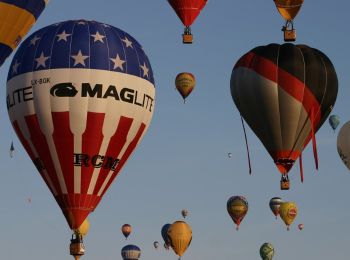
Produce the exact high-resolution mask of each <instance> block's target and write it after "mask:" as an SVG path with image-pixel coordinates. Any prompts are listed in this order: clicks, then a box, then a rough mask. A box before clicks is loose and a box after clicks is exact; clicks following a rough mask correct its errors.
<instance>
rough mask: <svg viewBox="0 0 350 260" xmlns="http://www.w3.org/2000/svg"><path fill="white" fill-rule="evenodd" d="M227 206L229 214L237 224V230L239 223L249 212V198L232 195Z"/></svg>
mask: <svg viewBox="0 0 350 260" xmlns="http://www.w3.org/2000/svg"><path fill="white" fill-rule="evenodd" d="M226 207H227V212H228V214H229V215H230V216H231V218H232V220H233V222H234V223H235V224H236V230H238V229H239V225H240V224H241V222H242V220H243V218H244V217H245V215H246V214H247V212H248V208H249V205H248V201H247V199H246V198H245V197H243V196H232V197H231V198H229V199H228V201H227V205H226Z"/></svg>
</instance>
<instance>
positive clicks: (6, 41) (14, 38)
mask: <svg viewBox="0 0 350 260" xmlns="http://www.w3.org/2000/svg"><path fill="white" fill-rule="evenodd" d="M48 1H49V0H31V1H23V0H0V66H1V65H2V64H3V63H4V61H5V60H6V58H7V57H8V56H10V54H11V53H12V51H13V50H14V49H15V48H16V47H17V46H18V45H19V43H20V42H21V41H22V39H23V38H24V36H25V35H26V34H27V33H28V31H29V30H30V28H31V27H32V26H33V25H34V23H35V22H36V20H37V19H38V17H39V16H40V14H41V12H42V11H43V10H44V9H45V7H46V4H47V3H48ZM32 40H33V43H35V41H36V40H37V39H32ZM17 66H19V65H17Z"/></svg>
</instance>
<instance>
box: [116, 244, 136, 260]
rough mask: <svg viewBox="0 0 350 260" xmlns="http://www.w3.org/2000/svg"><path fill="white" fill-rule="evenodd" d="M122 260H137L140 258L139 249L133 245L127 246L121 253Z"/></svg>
mask: <svg viewBox="0 0 350 260" xmlns="http://www.w3.org/2000/svg"><path fill="white" fill-rule="evenodd" d="M121 254H122V258H123V260H138V259H139V258H140V256H141V249H140V248H139V247H138V246H135V245H127V246H124V247H123V248H122V251H121Z"/></svg>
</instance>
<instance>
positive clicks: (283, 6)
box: [274, 0, 304, 41]
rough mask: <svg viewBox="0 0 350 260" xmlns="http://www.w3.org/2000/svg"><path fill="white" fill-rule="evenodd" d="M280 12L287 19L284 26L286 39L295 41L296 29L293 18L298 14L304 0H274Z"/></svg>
mask: <svg viewBox="0 0 350 260" xmlns="http://www.w3.org/2000/svg"><path fill="white" fill-rule="evenodd" d="M274 2H275V5H276V7H277V10H278V12H279V13H280V14H281V16H282V17H283V18H284V20H286V24H285V25H284V26H283V27H282V31H283V34H284V40H285V41H295V40H296V31H295V29H294V24H293V19H294V18H295V16H296V15H297V14H298V12H299V10H300V8H301V6H302V5H303V2H304V0H274Z"/></svg>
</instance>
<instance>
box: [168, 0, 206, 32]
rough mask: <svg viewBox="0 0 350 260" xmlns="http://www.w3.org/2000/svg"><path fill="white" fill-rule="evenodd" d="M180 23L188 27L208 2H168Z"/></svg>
mask: <svg viewBox="0 0 350 260" xmlns="http://www.w3.org/2000/svg"><path fill="white" fill-rule="evenodd" d="M168 2H169V4H170V5H171V7H172V8H173V9H174V10H175V12H176V14H177V16H178V17H179V18H180V20H181V22H182V23H183V24H184V25H185V26H186V27H189V26H191V24H192V23H193V22H194V20H195V19H196V18H197V16H198V15H199V13H200V12H201V10H202V9H203V8H204V6H205V4H206V3H207V2H208V0H168Z"/></svg>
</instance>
